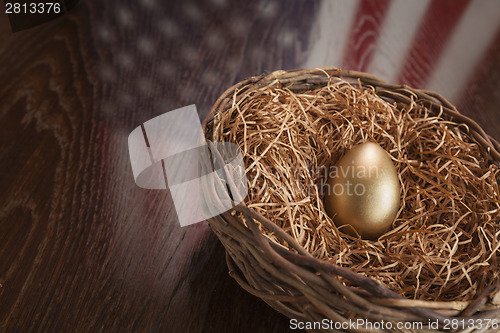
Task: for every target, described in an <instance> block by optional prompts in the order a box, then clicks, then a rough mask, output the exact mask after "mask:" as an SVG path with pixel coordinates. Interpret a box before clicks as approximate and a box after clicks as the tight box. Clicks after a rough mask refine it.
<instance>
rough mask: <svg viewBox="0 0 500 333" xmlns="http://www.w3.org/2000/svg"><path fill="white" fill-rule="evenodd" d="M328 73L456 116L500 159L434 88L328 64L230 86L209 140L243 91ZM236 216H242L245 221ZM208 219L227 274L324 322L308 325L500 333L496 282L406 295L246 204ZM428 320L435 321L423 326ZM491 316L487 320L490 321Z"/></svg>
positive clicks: (302, 84)
mask: <svg viewBox="0 0 500 333" xmlns="http://www.w3.org/2000/svg"><path fill="white" fill-rule="evenodd" d="M331 76H333V77H339V78H342V79H343V80H346V81H348V82H354V83H356V84H361V85H362V86H371V87H373V88H374V89H375V92H376V93H377V95H379V96H380V97H383V98H385V99H389V100H393V101H396V102H397V103H402V104H403V105H408V103H410V102H411V100H412V98H414V99H418V100H419V101H421V102H422V103H423V104H424V105H425V106H426V107H427V108H428V109H429V110H430V111H431V112H435V113H438V112H440V111H441V110H442V111H444V113H445V114H447V115H448V116H450V117H451V118H453V120H454V121H456V122H459V123H464V124H466V125H467V126H468V128H469V130H470V131H469V134H471V136H472V137H473V138H474V139H475V140H476V141H477V142H478V143H479V145H480V146H482V147H483V148H484V152H485V155H486V156H487V157H488V158H489V159H490V160H491V161H492V163H497V164H500V153H499V151H500V144H499V143H498V142H497V141H495V140H494V139H493V138H491V137H490V136H488V135H487V134H486V133H485V132H484V131H483V130H482V129H481V127H480V126H479V125H478V124H477V123H475V122H474V121H473V120H471V119H470V118H468V117H466V116H464V115H462V114H460V113H459V112H458V110H457V109H456V108H455V107H454V106H453V105H452V104H450V103H449V102H448V101H446V100H445V99H444V98H443V97H442V96H440V95H439V94H437V93H434V92H430V91H424V90H418V89H412V88H410V87H407V86H400V85H393V84H388V83H386V82H384V81H383V80H381V79H379V78H377V77H375V76H373V75H370V74H366V73H361V72H355V71H343V70H339V69H337V68H332V67H329V68H316V69H311V70H294V71H276V72H274V73H271V74H270V75H267V76H258V77H252V78H249V79H247V80H245V81H242V82H240V83H238V84H236V85H234V86H233V87H231V88H229V89H228V90H227V91H225V92H224V93H223V94H222V96H221V97H220V98H219V99H218V100H217V101H216V103H215V105H214V106H213V108H212V110H211V112H210V114H209V116H208V117H207V119H206V120H205V122H204V125H203V127H204V131H205V135H206V138H207V140H213V138H212V129H213V125H214V116H216V115H217V114H218V113H223V112H225V111H226V110H228V109H229V108H231V105H232V103H233V98H236V99H237V100H238V99H241V98H245V92H246V91H247V90H248V89H253V88H266V87H286V88H288V89H290V90H291V91H293V92H304V91H308V90H313V89H316V88H319V87H323V86H325V85H326V84H328V82H329V80H330V77H331ZM214 193H215V192H214ZM211 200H213V202H215V203H216V202H217V200H218V198H217V196H216V195H215V196H214V197H213V198H211ZM236 212H239V213H238V214H237V213H236ZM238 216H244V217H245V220H246V223H244V222H243V221H242V219H241V218H239V217H238ZM208 222H209V224H210V226H211V228H212V229H213V231H214V232H215V234H216V235H217V237H218V238H219V239H220V241H221V242H222V244H223V245H224V247H225V248H226V251H227V252H226V261H227V266H228V268H229V274H230V275H231V276H232V277H233V278H234V279H235V280H236V281H237V282H238V284H239V285H240V286H241V287H243V288H244V289H245V290H246V291H248V292H249V293H251V294H253V295H255V296H257V297H260V298H261V299H263V300H264V301H265V302H266V303H268V304H269V305H270V306H272V307H273V308H274V309H276V310H278V311H279V312H281V313H283V314H284V315H286V316H288V317H289V318H291V319H292V318H293V319H295V320H297V322H302V323H306V322H309V323H314V322H316V323H319V322H322V323H323V324H324V325H322V326H321V327H316V328H314V329H311V327H310V330H311V331H321V332H363V331H366V332H371V331H373V329H372V328H370V327H373V326H366V327H365V328H361V327H358V326H356V327H355V328H354V327H353V326H352V325H351V326H349V324H350V323H352V322H353V321H356V320H357V319H359V318H362V319H367V320H370V321H372V323H375V322H376V323H379V324H380V323H381V322H382V321H383V322H385V323H387V322H391V323H394V325H386V326H383V327H382V326H380V325H379V326H378V327H380V328H385V331H390V332H431V331H432V332H436V331H438V332H444V331H449V330H448V329H452V328H457V325H458V327H459V328H458V329H455V330H454V331H456V332H500V328H498V326H496V325H491V322H490V320H497V321H498V322H499V323H500V305H499V303H500V302H499V298H500V294H499V292H498V287H497V286H492V287H491V288H488V289H487V290H485V291H484V292H483V293H482V294H481V295H476V296H475V297H474V301H471V302H437V301H419V300H412V299H406V298H404V297H402V296H400V295H399V294H397V293H396V292H395V291H392V290H389V289H387V288H386V287H384V286H382V285H381V284H380V283H378V282H376V281H375V280H372V279H370V278H367V277H365V276H362V275H359V274H357V273H354V272H353V271H350V270H349V269H347V268H344V267H340V266H336V265H334V264H331V263H328V262H326V261H322V260H319V259H316V258H314V257H313V256H311V255H310V254H309V253H308V252H307V251H306V250H304V249H303V248H302V247H301V246H300V245H299V244H298V243H297V242H296V241H295V240H294V239H293V237H292V236H291V235H289V234H288V233H286V232H285V231H283V230H282V229H280V228H279V227H278V226H277V225H276V224H274V223H273V222H272V221H269V220H268V219H266V218H265V217H263V216H262V215H260V214H258V213H256V212H255V211H253V210H251V209H249V208H248V207H246V206H245V204H243V203H241V204H239V205H236V206H234V208H233V210H231V211H228V212H226V213H223V214H221V215H217V216H215V217H213V218H211V219H209V220H208ZM258 224H261V225H262V226H264V227H265V228H267V229H268V230H271V231H272V232H273V233H274V234H275V235H276V236H277V237H278V238H281V240H282V241H283V243H286V244H288V245H289V247H290V249H293V250H289V249H285V248H284V247H283V246H281V245H278V244H276V243H274V242H272V241H270V240H269V239H268V238H267V237H265V236H264V235H263V234H262V233H261V231H260V229H259V227H258ZM339 278H342V279H344V280H348V281H350V285H351V286H347V285H346V284H345V283H342V282H341V281H340V280H339ZM325 320H327V321H325ZM330 320H331V322H330ZM409 322H413V323H414V322H421V323H422V324H424V326H423V327H418V326H412V327H411V326H409V324H408V326H407V329H398V327H397V326H396V324H397V323H409ZM429 322H432V323H434V325H437V327H436V326H433V327H432V329H430V328H428V327H425V324H428V323H429ZM488 322H489V323H490V325H487V324H488ZM327 323H328V324H327ZM455 324H456V325H455ZM400 325H401V324H400ZM389 326H390V327H389ZM464 326H465V329H463V328H464ZM486 326H489V328H486ZM391 327H392V328H391ZM436 328H438V329H437V330H436ZM382 331H384V330H382Z"/></svg>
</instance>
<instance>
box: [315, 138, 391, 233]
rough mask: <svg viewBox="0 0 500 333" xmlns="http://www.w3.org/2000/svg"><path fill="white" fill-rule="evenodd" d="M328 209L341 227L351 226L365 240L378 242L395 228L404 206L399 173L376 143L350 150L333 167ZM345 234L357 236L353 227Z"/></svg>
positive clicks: (329, 181)
mask: <svg viewBox="0 0 500 333" xmlns="http://www.w3.org/2000/svg"><path fill="white" fill-rule="evenodd" d="M324 190H325V209H326V212H327V214H328V215H329V216H330V217H332V218H333V221H334V223H335V225H336V226H337V227H341V226H345V225H350V226H352V227H353V228H354V229H356V231H357V233H358V234H359V235H360V236H361V238H364V239H377V238H378V237H379V236H381V235H382V234H383V233H385V232H386V231H387V230H388V229H389V228H390V226H391V224H392V222H393V221H394V218H395V217H396V214H397V212H398V209H399V205H400V184H399V179H398V173H397V171H396V168H395V167H394V164H393V163H392V160H391V157H390V156H389V154H388V153H387V152H386V151H385V150H384V149H382V147H380V146H379V145H377V144H376V143H371V142H367V143H363V144H360V145H358V146H355V147H353V148H352V149H351V150H349V151H348V152H347V153H346V154H345V155H344V156H343V157H342V158H341V159H340V161H339V162H338V163H337V164H336V165H335V166H332V167H330V169H329V173H328V181H327V183H326V184H325V189H324ZM342 231H343V232H345V233H348V234H351V235H354V232H352V229H351V228H350V227H343V228H342Z"/></svg>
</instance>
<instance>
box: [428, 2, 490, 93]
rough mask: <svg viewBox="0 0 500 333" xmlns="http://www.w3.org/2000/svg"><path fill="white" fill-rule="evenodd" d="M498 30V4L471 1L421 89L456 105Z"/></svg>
mask: <svg viewBox="0 0 500 333" xmlns="http://www.w3.org/2000/svg"><path fill="white" fill-rule="evenodd" d="M499 28H500V1H497V0H476V1H473V2H472V3H471V4H470V5H469V7H468V8H467V11H466V12H465V13H464V16H463V17H462V18H461V20H460V22H459V23H458V26H457V27H456V29H455V31H454V33H453V35H452V36H451V38H450V40H449V42H448V45H447V46H446V48H445V50H444V52H443V55H442V56H441V58H440V59H439V62H438V64H437V66H436V70H435V71H434V72H433V75H432V77H431V78H430V79H429V81H428V82H427V84H426V85H425V87H426V88H427V89H429V90H434V91H438V92H440V93H441V94H442V95H443V96H444V97H446V98H447V99H449V100H450V101H451V102H456V101H457V99H458V98H459V94H460V93H461V92H462V91H463V89H464V88H465V85H466V84H467V81H468V80H469V79H470V76H471V74H472V73H473V71H474V69H475V68H476V65H477V64H478V62H479V61H481V59H482V58H483V56H484V55H485V53H486V52H487V51H488V48H489V47H490V45H491V43H492V41H493V39H494V38H495V35H496V33H497V31H498V29H499Z"/></svg>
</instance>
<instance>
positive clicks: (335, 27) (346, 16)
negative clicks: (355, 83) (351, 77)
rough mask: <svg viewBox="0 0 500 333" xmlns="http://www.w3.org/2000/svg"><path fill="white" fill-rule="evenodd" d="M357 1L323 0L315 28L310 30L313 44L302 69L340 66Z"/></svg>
mask: <svg viewBox="0 0 500 333" xmlns="http://www.w3.org/2000/svg"><path fill="white" fill-rule="evenodd" d="M358 3H359V0H355V1H342V0H323V1H322V2H321V8H320V10H319V14H318V15H319V16H318V20H317V22H316V26H315V27H314V28H313V30H312V36H311V40H313V41H314V42H313V43H312V46H311V47H310V50H309V55H308V58H307V59H306V61H304V64H303V65H302V67H303V68H312V67H322V66H337V67H341V66H342V63H341V62H342V58H343V55H344V49H345V47H346V44H347V42H348V40H347V39H348V37H349V32H350V31H351V26H352V21H353V19H354V16H355V15H356V11H357V9H358Z"/></svg>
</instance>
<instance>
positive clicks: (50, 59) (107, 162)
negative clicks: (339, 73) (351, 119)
mask: <svg viewBox="0 0 500 333" xmlns="http://www.w3.org/2000/svg"><path fill="white" fill-rule="evenodd" d="M328 2H329V0H325V1H319V0H317V1H316V0H280V1H243V0H239V1H226V0H211V1H201V0H200V1H194V0H190V1H164V2H162V1H159V0H141V1H80V3H78V5H77V6H76V7H75V8H74V9H73V10H72V11H70V12H69V13H67V14H65V15H63V16H61V17H59V18H57V19H55V20H53V21H50V22H48V23H45V24H42V25H39V26H37V27H34V28H31V29H28V30H24V31H20V32H17V33H12V32H11V30H10V26H9V20H8V18H7V16H6V15H5V14H4V13H3V12H4V10H3V9H2V13H0V142H1V148H2V149H1V150H0V189H1V191H0V331H6V332H11V331H21V332H28V331H44V332H56V331H82V332H101V331H106V332H108V331H116V332H125V331H131V332H142V331H149V332H195V333H196V332H287V331H289V330H290V329H289V328H288V327H289V320H288V318H285V317H284V316H282V315H281V314H279V313H277V312H276V311H274V310H273V309H271V308H270V307H268V306H267V304H265V303H264V302H263V301H261V300H260V299H258V298H256V297H254V296H252V295H249V294H247V293H246V292H244V291H243V290H242V289H241V288H240V287H239V286H238V285H237V284H236V283H235V282H234V281H233V280H232V279H231V278H230V277H229V276H228V274H227V268H226V267H225V262H224V249H223V247H222V245H221V244H220V243H219V242H218V240H217V239H216V237H215V236H214V235H213V234H212V233H211V231H210V228H209V226H208V224H207V223H206V222H203V223H199V224H196V225H193V226H189V227H185V228H181V227H180V226H179V225H178V224H177V222H176V218H175V211H174V210H173V206H172V201H171V198H170V196H169V193H168V191H153V190H143V189H141V188H139V187H137V186H136V185H135V183H134V180H133V177H132V171H131V167H130V161H129V155H128V147H127V137H128V134H129V133H130V132H131V131H132V130H133V129H134V128H135V127H137V126H138V125H140V124H142V123H143V122H145V121H146V120H148V119H151V118H153V117H155V116H157V115H160V114H162V113H164V112H167V111H169V110H173V109H176V108H179V107H182V106H185V105H189V104H196V106H197V108H198V111H199V113H200V117H201V118H202V119H203V117H204V116H205V115H206V114H207V112H208V111H209V108H210V106H211V105H212V103H213V102H214V101H215V100H216V98H217V97H218V96H219V95H220V94H221V93H222V92H223V91H224V90H225V89H226V88H228V87H229V86H231V85H232V84H234V83H236V82H238V81H240V80H242V79H244V78H245V77H247V76H253V75H258V74H261V73H264V72H266V73H268V72H271V71H273V70H277V69H291V68H297V67H304V66H321V65H335V66H342V67H343V68H351V69H360V70H367V71H371V72H374V73H376V74H380V75H382V76H384V73H386V72H387V71H389V69H391V66H396V65H397V64H399V63H401V62H402V61H404V65H402V66H400V67H401V68H402V69H401V73H400V75H399V76H397V80H398V81H399V82H402V83H408V84H411V85H416V86H419V87H426V86H427V85H429V86H430V87H432V88H434V87H436V83H434V85H433V83H432V82H430V81H428V80H427V79H428V78H430V77H432V73H433V72H435V67H436V66H438V65H439V61H438V60H439V59H440V56H442V55H443V54H445V52H444V51H443V49H444V48H445V46H446V45H447V43H452V42H450V41H453V40H454V39H453V38H452V37H451V36H452V35H453V31H454V29H453V27H455V26H456V25H458V23H457V22H460V18H461V17H463V16H464V15H465V14H464V13H466V10H467V8H470V6H471V3H472V2H469V1H458V2H454V4H456V3H459V5H452V4H451V2H450V1H443V2H441V4H439V5H436V4H435V3H434V2H433V3H430V4H429V5H428V6H429V8H430V9H429V8H427V9H426V10H424V11H423V14H422V15H423V17H425V19H424V20H423V21H422V22H423V23H424V24H423V25H422V26H421V28H419V29H418V30H417V31H418V32H417V33H416V34H415V35H412V36H405V35H403V36H399V37H398V35H394V34H391V33H389V34H387V33H384V32H383V29H382V26H383V25H384V22H392V21H390V20H389V19H387V18H388V17H389V18H390V17H392V16H390V8H394V7H391V6H394V5H396V4H398V5H401V4H400V2H398V1H378V2H373V1H363V0H361V1H359V2H353V3H354V5H353V4H349V5H347V3H348V2H338V1H332V2H331V3H328ZM443 3H444V4H446V5H443ZM453 6H455V7H453ZM457 6H458V7H457ZM453 8H455V9H453ZM495 8H496V9H500V8H499V7H498V6H496V7H495ZM403 9H404V8H403ZM486 10H487V9H486ZM490 12H491V8H490ZM497 13H498V18H499V22H500V12H499V11H497V12H494V15H497ZM349 15H351V16H349ZM433 15H434V16H433ZM435 16H439V17H444V18H448V20H445V22H444V23H442V20H436V19H434V20H432V17H435ZM490 16H491V15H490ZM349 17H351V19H349ZM395 17H400V15H396V16H395ZM387 20H389V21H387ZM398 24H400V25H402V26H405V24H406V23H405V22H404V20H402V21H401V22H400V21H397V20H396V21H394V22H392V25H393V27H392V28H391V29H393V30H390V32H392V31H397V28H398ZM450 26H451V27H450ZM497 28H498V27H497V26H495V25H494V24H493V26H487V27H486V28H485V27H484V25H481V24H479V25H478V28H477V29H482V30H480V31H479V32H478V33H479V34H481V33H484V32H488V33H490V34H489V35H492V36H493V37H492V38H490V39H489V42H488V43H487V44H488V47H487V48H485V49H484V51H482V53H481V54H480V57H479V61H478V62H475V63H473V64H472V63H471V64H469V65H463V64H464V63H465V64H467V61H465V60H464V61H465V62H464V61H462V60H463V59H461V58H460V57H461V56H464V54H461V53H459V54H457V59H456V66H455V67H453V66H451V71H450V70H449V71H448V72H446V73H448V75H449V76H450V77H449V78H447V79H446V80H444V81H443V82H442V83H441V84H442V85H441V86H439V82H441V81H439V80H438V81H439V82H438V85H437V88H442V89H443V90H445V91H448V90H449V89H448V88H450V87H452V86H453V85H454V84H456V85H457V86H458V85H460V87H461V88H460V89H461V90H458V91H459V93H458V94H457V93H455V94H454V96H455V97H454V98H453V101H454V102H455V103H456V104H457V105H458V106H459V107H460V109H461V110H462V111H463V112H464V113H466V114H468V115H470V116H472V117H473V118H474V119H476V120H477V121H478V122H479V123H480V124H481V125H482V126H484V128H485V129H486V130H487V131H489V132H490V133H491V134H492V136H493V137H495V138H496V139H500V116H499V105H500V89H499V88H498V82H499V80H500V45H499V41H500V37H499V36H500V34H499V33H498V29H497ZM394 29H395V30H394ZM487 29H490V30H491V29H493V30H492V31H490V30H487ZM495 29H496V30H495ZM403 30H404V29H403ZM408 38H410V39H411V40H412V41H413V42H412V43H410V46H411V47H410V49H408V48H406V49H405V48H401V47H400V46H401V45H403V44H405V40H406V39H408ZM460 38H462V37H460V36H459V37H458V40H459V41H460ZM463 38H464V40H465V42H468V40H469V39H470V36H468V35H465V36H464V37H463ZM467 38H469V39H467ZM478 40H480V38H478ZM472 41H473V43H472V44H470V45H469V47H470V48H471V49H473V48H474V47H475V44H474V43H475V42H474V39H472ZM477 43H480V41H478V42H477ZM459 44H460V43H459ZM380 52H382V53H380ZM463 52H465V53H466V54H465V55H467V54H469V53H467V52H469V51H468V49H465V50H463ZM470 52H471V54H472V53H473V51H470ZM377 54H382V55H383V58H380V59H382V60H384V59H388V64H389V65H387V66H386V67H383V66H382V67H381V68H379V67H376V66H370V63H371V62H370V59H377V58H376V56H377ZM476 58H477V57H476ZM398 59H399V60H398ZM332 62H333V63H332ZM376 62H377V61H375V60H374V63H376ZM469 63H470V62H469ZM453 64H454V63H453ZM453 64H452V65H453ZM464 66H465V67H467V66H468V68H464ZM385 70H387V71H385ZM464 70H467V73H469V74H467V75H466V82H465V81H463V80H462V81H460V80H458V79H457V80H455V76H454V73H459V72H460V71H464ZM384 71H385V72H384ZM453 71H455V72H453ZM462 76H464V75H462ZM462 76H460V75H458V76H457V77H462ZM445 78H446V77H445ZM447 89H448V90H447ZM450 91H451V90H450ZM455 91H457V90H456V89H455Z"/></svg>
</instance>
